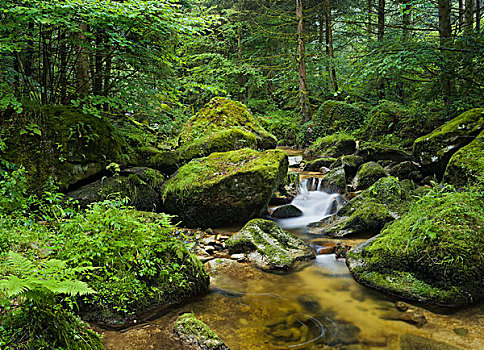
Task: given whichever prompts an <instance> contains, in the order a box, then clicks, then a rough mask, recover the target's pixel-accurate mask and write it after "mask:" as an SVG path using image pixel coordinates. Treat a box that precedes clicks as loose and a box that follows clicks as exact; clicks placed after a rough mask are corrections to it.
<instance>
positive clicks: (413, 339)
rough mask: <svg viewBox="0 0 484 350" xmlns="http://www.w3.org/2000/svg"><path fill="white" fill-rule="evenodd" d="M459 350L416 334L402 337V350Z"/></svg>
mask: <svg viewBox="0 0 484 350" xmlns="http://www.w3.org/2000/svg"><path fill="white" fill-rule="evenodd" d="M429 349H432V350H459V349H460V348H458V347H456V346H453V345H450V344H447V343H443V342H439V341H436V340H433V339H430V338H425V337H421V336H419V335H416V334H403V335H402V336H400V350H429Z"/></svg>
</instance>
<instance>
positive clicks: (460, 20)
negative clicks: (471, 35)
mask: <svg viewBox="0 0 484 350" xmlns="http://www.w3.org/2000/svg"><path fill="white" fill-rule="evenodd" d="M458 4H459V14H458V18H457V24H458V28H459V32H460V31H462V26H463V23H464V0H459V2H458Z"/></svg>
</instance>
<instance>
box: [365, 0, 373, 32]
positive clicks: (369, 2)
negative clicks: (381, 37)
mask: <svg viewBox="0 0 484 350" xmlns="http://www.w3.org/2000/svg"><path fill="white" fill-rule="evenodd" d="M366 6H367V11H368V13H367V14H368V17H367V19H366V20H367V23H366V32H367V34H368V42H371V34H372V26H371V15H372V13H373V0H367V1H366Z"/></svg>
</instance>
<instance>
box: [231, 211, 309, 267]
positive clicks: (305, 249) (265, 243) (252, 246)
mask: <svg viewBox="0 0 484 350" xmlns="http://www.w3.org/2000/svg"><path fill="white" fill-rule="evenodd" d="M225 245H226V247H227V248H228V249H229V251H231V252H233V253H249V260H251V261H252V262H253V263H255V264H256V265H257V266H258V267H260V268H262V269H267V270H273V269H283V270H287V269H290V268H291V267H293V265H294V263H295V262H296V261H300V260H308V259H314V257H315V256H314V253H313V252H312V250H311V248H310V247H309V246H308V245H306V244H305V243H304V242H303V241H302V240H301V239H299V238H298V237H296V236H294V235H293V234H291V233H289V232H286V231H283V230H282V229H281V228H279V226H277V224H276V223H274V222H273V221H270V220H264V219H253V220H251V221H249V222H248V223H247V224H246V225H245V226H244V227H243V228H242V229H241V230H240V231H239V232H238V233H236V234H234V235H232V236H231V237H230V238H229V239H228V240H227V241H226V242H225Z"/></svg>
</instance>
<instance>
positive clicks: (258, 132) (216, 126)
mask: <svg viewBox="0 0 484 350" xmlns="http://www.w3.org/2000/svg"><path fill="white" fill-rule="evenodd" d="M232 128H238V129H242V130H244V131H246V132H249V133H252V134H254V135H255V137H256V139H257V147H258V148H259V149H270V148H275V147H276V145H277V139H276V137H275V136H274V135H272V134H270V133H269V132H267V131H266V130H265V129H264V128H263V127H262V126H261V125H260V124H259V122H258V121H257V119H256V118H254V117H253V116H252V114H250V112H249V111H248V110H247V107H246V106H245V105H243V104H242V103H240V102H236V101H232V100H229V99H227V98H223V97H215V98H213V99H212V100H211V101H210V102H209V103H207V104H206V105H205V106H204V107H203V108H202V109H201V110H200V111H199V112H198V113H197V114H196V115H195V116H193V117H192V118H191V119H190V120H189V121H188V122H187V124H186V125H185V126H184V127H183V129H182V131H181V133H180V138H179V142H180V145H185V144H189V143H191V142H193V141H195V140H196V139H198V138H200V137H203V136H207V135H210V134H213V133H217V132H219V131H221V130H226V129H232ZM220 151H224V150H220Z"/></svg>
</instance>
